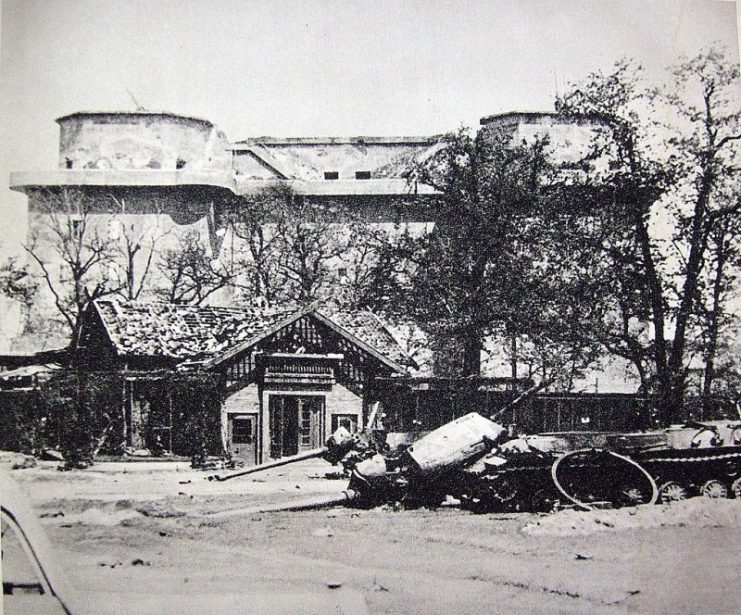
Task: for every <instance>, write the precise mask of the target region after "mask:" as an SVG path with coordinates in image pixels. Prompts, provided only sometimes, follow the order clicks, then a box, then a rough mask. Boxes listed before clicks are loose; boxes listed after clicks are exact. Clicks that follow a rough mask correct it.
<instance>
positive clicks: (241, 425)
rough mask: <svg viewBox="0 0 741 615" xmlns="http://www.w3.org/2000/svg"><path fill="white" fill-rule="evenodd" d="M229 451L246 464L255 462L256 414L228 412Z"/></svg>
mask: <svg viewBox="0 0 741 615" xmlns="http://www.w3.org/2000/svg"><path fill="white" fill-rule="evenodd" d="M229 451H230V452H231V454H232V456H233V457H235V458H236V459H239V460H241V461H242V462H244V463H245V464H247V465H254V464H255V463H257V414H229Z"/></svg>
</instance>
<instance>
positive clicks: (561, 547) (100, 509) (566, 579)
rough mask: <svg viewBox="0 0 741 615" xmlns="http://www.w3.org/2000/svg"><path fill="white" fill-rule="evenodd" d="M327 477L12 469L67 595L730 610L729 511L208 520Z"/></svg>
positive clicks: (733, 506)
mask: <svg viewBox="0 0 741 615" xmlns="http://www.w3.org/2000/svg"><path fill="white" fill-rule="evenodd" d="M332 470H333V468H331V466H328V465H327V464H326V463H325V462H322V461H318V460H314V461H309V462H304V463H301V464H297V465H295V466H291V467H289V468H278V469H275V470H273V471H271V472H268V473H265V474H264V475H260V476H259V477H254V478H252V477H245V478H244V479H236V480H234V481H230V482H226V483H214V482H208V481H206V480H205V474H204V473H202V472H194V471H192V470H189V469H188V468H187V466H186V465H185V464H171V463H165V464H163V463H157V464H154V463H152V464H97V465H96V466H93V467H92V468H90V469H88V470H85V471H76V472H56V471H55V470H54V468H53V467H52V466H50V465H42V466H40V467H37V468H32V469H27V470H17V471H15V472H14V473H13V474H14V476H15V477H16V478H17V479H18V480H19V482H21V484H23V485H24V486H25V488H26V491H27V492H28V493H29V494H30V495H31V497H32V501H33V502H34V504H35V505H36V506H37V509H38V511H39V513H40V514H42V515H44V518H43V521H44V523H45V525H46V527H47V530H48V531H49V533H50V535H51V537H52V540H53V541H54V542H55V544H57V545H58V546H59V547H60V549H62V551H63V555H64V558H65V560H66V561H67V562H68V563H69V565H70V569H71V571H72V573H73V581H74V583H75V585H76V586H78V587H80V588H86V589H91V590H95V589H99V590H106V591H110V590H111V588H116V589H117V590H120V591H122V592H123V594H122V599H123V600H125V592H126V591H139V592H141V591H152V592H161V591H166V592H177V591H178V588H182V587H185V586H186V585H188V584H190V586H191V587H193V584H196V585H197V586H199V587H208V589H209V590H212V591H218V590H220V589H223V590H227V589H233V588H235V587H240V588H251V587H264V586H270V587H275V586H276V583H277V584H279V586H280V585H281V584H284V585H285V587H286V588H288V587H295V586H303V585H309V586H310V585H312V584H323V583H326V582H327V581H330V582H333V583H342V584H344V585H345V586H349V587H353V588H355V589H358V590H360V591H361V592H363V593H364V595H365V596H366V599H367V601H368V604H369V606H370V609H371V612H373V613H419V614H434V613H441V614H443V613H444V614H446V615H450V614H452V613H455V614H459V613H461V614H463V613H477V614H480V613H499V612H517V613H520V612H536V613H544V612H545V613H556V612H563V613H574V612H585V613H586V612H589V613H626V612H630V613H738V612H741V590H739V588H738V578H737V576H738V570H739V563H741V558H740V557H739V548H738V545H739V544H741V501H733V500H727V501H722V502H708V501H701V500H699V499H695V500H691V501H688V502H684V503H679V504H674V505H672V506H670V507H662V506H655V507H651V508H650V509H644V508H640V509H633V510H620V511H603V512H595V513H576V512H573V511H564V512H561V513H557V514H556V515H551V516H548V517H545V516H538V515H530V514H507V515H493V514H489V515H473V514H470V513H467V512H464V511H460V510H458V509H455V508H443V509H439V510H436V511H430V510H416V511H394V510H392V509H390V508H386V507H382V508H377V509H373V510H353V509H347V508H339V509H333V510H321V511H306V512H293V513H271V514H259V515H248V516H244V515H234V516H230V517H226V518H212V517H210V516H209V513H210V512H213V511H218V510H225V509H238V508H241V507H245V506H250V505H253V504H256V503H272V502H281V501H289V500H291V499H293V498H296V497H303V496H306V495H314V494H319V493H327V494H329V493H336V492H339V491H341V490H342V489H343V488H344V487H345V485H346V482H345V481H344V480H327V479H325V478H323V477H324V474H325V473H327V472H331V471H332ZM312 477H313V478H312ZM60 513H63V514H60ZM163 612H166V611H163Z"/></svg>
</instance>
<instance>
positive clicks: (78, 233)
mask: <svg viewBox="0 0 741 615" xmlns="http://www.w3.org/2000/svg"><path fill="white" fill-rule="evenodd" d="M71 233H72V238H73V239H75V240H79V239H80V237H82V220H72V226H71Z"/></svg>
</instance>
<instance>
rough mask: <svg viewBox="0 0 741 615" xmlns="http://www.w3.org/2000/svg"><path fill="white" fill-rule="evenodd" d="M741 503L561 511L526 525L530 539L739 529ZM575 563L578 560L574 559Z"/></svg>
mask: <svg viewBox="0 0 741 615" xmlns="http://www.w3.org/2000/svg"><path fill="white" fill-rule="evenodd" d="M740 525H741V500H731V499H725V500H723V499H712V498H692V499H689V500H684V501H681V502H672V503H671V504H662V505H653V506H638V507H636V508H629V509H625V508H623V509H613V510H595V511H591V512H583V511H577V510H562V511H559V512H557V513H554V514H552V515H550V516H547V517H541V518H539V520H538V521H536V522H533V523H529V524H527V525H526V526H525V527H523V528H522V532H523V533H524V534H527V535H529V536H586V535H588V534H593V533H595V532H605V531H623V530H633V529H647V528H657V527H672V526H673V527H685V526H692V527H738V526H740ZM577 559H579V558H578V557H577Z"/></svg>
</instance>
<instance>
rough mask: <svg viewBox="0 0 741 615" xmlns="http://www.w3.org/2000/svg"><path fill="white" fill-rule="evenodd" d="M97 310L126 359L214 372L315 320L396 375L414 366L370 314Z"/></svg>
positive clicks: (160, 306)
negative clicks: (191, 365) (268, 340)
mask: <svg viewBox="0 0 741 615" xmlns="http://www.w3.org/2000/svg"><path fill="white" fill-rule="evenodd" d="M94 308H95V309H96V310H97V312H98V314H99V315H100V318H101V321H102V323H103V326H104V328H105V331H106V334H107V336H108V338H109V339H110V341H111V343H112V344H113V346H114V348H115V350H116V352H117V353H118V354H119V355H122V356H139V357H162V358H169V359H175V360H179V361H189V362H193V361H201V362H203V365H204V366H205V367H212V366H214V365H217V364H219V363H221V362H223V361H225V360H227V359H228V358H230V357H232V356H234V355H236V354H238V353H240V352H242V351H244V350H246V349H248V348H250V347H251V346H253V345H255V344H257V343H258V342H259V341H261V340H263V339H265V338H266V337H268V336H270V335H272V334H273V333H275V332H276V331H278V330H279V329H282V328H283V327H285V326H287V325H289V324H291V323H292V322H294V321H296V320H298V319H299V318H301V317H302V316H305V315H308V314H311V315H312V316H314V317H315V318H317V319H318V320H319V321H320V322H322V323H324V324H325V325H327V326H328V327H330V328H332V329H333V330H334V331H336V332H337V333H338V334H339V335H342V336H343V337H345V338H346V339H348V340H349V341H350V342H352V343H353V344H355V345H357V346H358V347H359V348H361V349H362V350H364V351H366V352H368V353H369V354H371V355H372V356H374V357H375V358H377V359H378V360H379V361H381V362H383V363H385V364H386V365H388V366H389V367H391V368H392V369H394V370H396V371H403V369H404V365H409V364H411V363H412V360H411V359H410V357H409V356H408V355H407V353H406V352H405V351H404V349H403V348H402V347H401V346H400V345H399V343H398V342H397V341H396V339H395V338H394V337H393V335H392V334H391V333H390V332H389V330H388V329H387V328H386V326H385V325H384V324H383V323H381V321H380V320H378V318H377V317H376V316H375V315H373V314H371V313H370V312H337V313H331V314H330V313H328V314H326V315H325V314H322V313H320V312H319V311H318V310H317V308H316V306H315V305H309V306H305V307H298V306H295V305H293V306H282V307H273V308H233V307H214V306H191V305H177V304H172V303H158V302H146V303H137V302H125V303H124V302H117V301H111V300H98V301H95V302H94Z"/></svg>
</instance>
